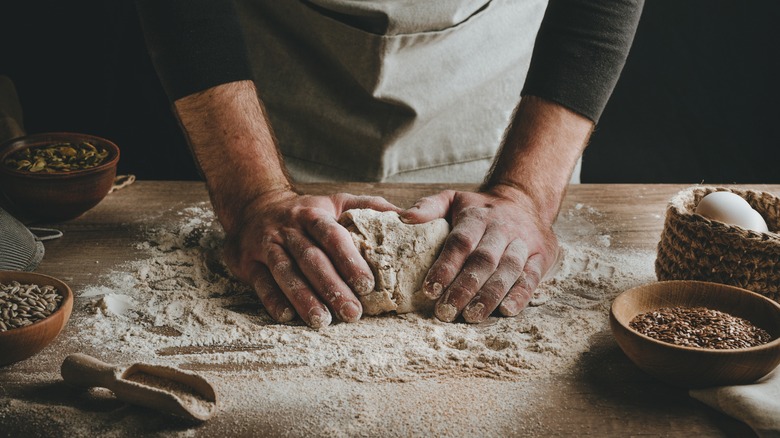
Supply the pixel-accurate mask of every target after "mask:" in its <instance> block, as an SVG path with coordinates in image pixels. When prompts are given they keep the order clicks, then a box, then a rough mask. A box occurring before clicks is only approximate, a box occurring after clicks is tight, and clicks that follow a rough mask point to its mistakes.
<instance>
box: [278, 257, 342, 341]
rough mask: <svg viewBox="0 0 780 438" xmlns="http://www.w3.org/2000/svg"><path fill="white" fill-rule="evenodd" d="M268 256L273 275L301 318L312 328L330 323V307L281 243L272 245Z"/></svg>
mask: <svg viewBox="0 0 780 438" xmlns="http://www.w3.org/2000/svg"><path fill="white" fill-rule="evenodd" d="M267 256H268V257H267V259H268V260H267V261H268V267H269V269H270V270H271V275H272V276H273V277H274V280H275V281H276V284H278V285H279V288H281V289H282V292H284V295H285V296H286V297H287V299H288V300H290V304H292V305H293V307H294V308H295V311H296V312H298V315H300V317H301V319H303V321H304V322H305V323H306V324H307V325H308V326H309V327H312V328H322V327H326V326H328V325H330V322H331V315H330V312H329V311H328V308H327V307H325V305H324V304H322V302H321V301H320V300H319V298H318V297H317V295H316V294H315V293H314V291H312V290H311V288H310V287H309V286H308V284H306V280H305V279H304V278H303V275H301V273H300V271H298V269H296V267H295V264H294V263H293V261H292V259H291V258H290V256H288V255H287V253H286V252H285V251H284V249H283V248H282V247H281V246H279V245H271V246H270V247H269V249H268V253H267Z"/></svg>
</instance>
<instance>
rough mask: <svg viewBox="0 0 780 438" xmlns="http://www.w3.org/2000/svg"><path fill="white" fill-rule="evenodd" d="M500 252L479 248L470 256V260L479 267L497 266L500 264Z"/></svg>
mask: <svg viewBox="0 0 780 438" xmlns="http://www.w3.org/2000/svg"><path fill="white" fill-rule="evenodd" d="M498 257H499V256H498V254H496V253H495V252H493V251H491V250H489V249H487V248H477V249H475V250H474V252H472V253H471V255H470V256H469V262H470V263H473V264H474V265H476V266H478V267H494V268H495V267H496V266H497V265H498Z"/></svg>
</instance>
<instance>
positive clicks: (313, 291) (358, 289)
mask: <svg viewBox="0 0 780 438" xmlns="http://www.w3.org/2000/svg"><path fill="white" fill-rule="evenodd" d="M353 208H371V209H374V210H378V211H388V210H393V211H400V209H399V208H398V207H396V206H394V205H393V204H391V203H390V202H388V201H386V200H385V199H383V198H380V197H373V196H355V195H350V194H346V193H340V194H335V195H330V196H309V195H301V194H298V193H295V192H294V191H292V190H281V191H275V192H270V193H269V192H266V193H264V194H263V195H262V196H259V197H257V198H255V199H254V200H252V201H251V202H249V203H247V204H245V206H244V208H243V209H242V211H241V212H237V213H238V214H237V215H236V219H237V220H236V221H235V226H234V227H233V229H229V230H226V233H227V239H226V243H225V256H226V257H225V258H226V262H227V265H228V268H230V270H231V272H232V273H233V274H234V275H235V276H236V277H237V278H238V279H240V280H242V281H244V282H246V283H248V284H250V285H251V286H252V287H253V288H254V289H255V291H256V293H257V295H258V297H259V298H260V301H261V302H262V303H263V306H265V308H266V310H267V311H268V313H269V314H270V315H271V317H272V318H274V319H275V320H276V321H279V322H289V321H290V320H292V319H293V318H294V317H295V314H296V313H297V314H298V315H300V317H301V319H303V321H304V322H306V324H308V325H309V326H311V327H313V328H320V327H325V326H327V325H329V324H330V323H331V321H332V316H331V312H332V313H335V315H336V317H337V318H338V319H339V320H341V321H345V322H355V321H357V320H359V319H360V316H361V315H362V313H363V310H362V306H361V304H360V301H359V300H358V298H357V296H356V295H365V294H368V293H370V292H371V291H372V290H373V289H374V276H373V273H372V272H371V269H370V268H369V267H368V264H367V263H366V261H365V260H364V259H363V257H362V256H361V255H360V253H359V252H358V250H357V248H356V247H355V244H354V243H353V241H352V238H351V237H350V235H349V232H348V231H347V230H346V229H345V228H344V227H343V226H341V225H340V224H339V223H338V218H339V216H341V213H342V212H344V211H346V210H349V209H353Z"/></svg>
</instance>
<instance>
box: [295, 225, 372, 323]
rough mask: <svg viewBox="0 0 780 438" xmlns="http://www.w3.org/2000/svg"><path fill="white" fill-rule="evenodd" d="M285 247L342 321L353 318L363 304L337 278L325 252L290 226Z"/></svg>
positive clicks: (354, 319)
mask: <svg viewBox="0 0 780 438" xmlns="http://www.w3.org/2000/svg"><path fill="white" fill-rule="evenodd" d="M285 241H286V246H287V249H288V250H289V251H290V255H291V256H292V257H293V259H294V260H295V262H296V263H297V264H298V268H299V269H300V270H301V272H302V273H303V275H304V276H305V277H306V279H307V280H308V281H309V284H311V286H312V288H313V289H314V290H315V291H316V292H317V294H318V295H319V296H320V298H322V299H323V300H324V301H325V304H327V305H328V307H329V308H330V309H331V310H333V312H334V313H335V314H336V315H337V316H338V318H339V319H340V320H342V321H344V322H355V321H357V320H359V319H360V315H361V314H362V313H363V306H362V305H361V304H360V301H358V299H357V297H355V294H353V293H352V291H351V290H350V288H349V286H347V284H346V283H344V280H342V279H341V277H340V276H339V274H338V272H336V268H334V267H333V264H332V263H331V261H330V260H329V259H328V256H327V255H326V254H325V253H324V252H323V251H322V250H321V249H320V248H319V247H318V246H317V245H315V244H314V243H313V242H312V241H311V240H309V238H307V237H306V236H304V235H303V234H302V233H300V232H298V231H296V230H292V231H289V232H287V233H286V236H285Z"/></svg>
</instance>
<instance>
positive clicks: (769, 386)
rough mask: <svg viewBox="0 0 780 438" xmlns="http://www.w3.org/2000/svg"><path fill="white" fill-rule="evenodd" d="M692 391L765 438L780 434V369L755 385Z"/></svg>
mask: <svg viewBox="0 0 780 438" xmlns="http://www.w3.org/2000/svg"><path fill="white" fill-rule="evenodd" d="M690 394H691V397H693V398H695V399H697V400H699V401H701V402H703V403H705V404H707V405H709V406H710V407H712V408H714V409H717V410H718V411H720V412H723V413H724V414H726V415H730V416H732V417H734V418H736V419H737V420H740V421H742V422H744V423H746V424H747V425H748V426H750V427H751V428H752V429H753V430H754V431H755V432H756V433H757V434H758V436H760V437H762V438H778V437H780V368H776V369H775V370H774V371H772V372H771V373H769V375H767V376H766V377H764V378H762V379H761V380H759V381H757V382H756V383H753V384H751V385H736V386H721V387H716V388H706V389H692V390H691V391H690Z"/></svg>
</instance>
